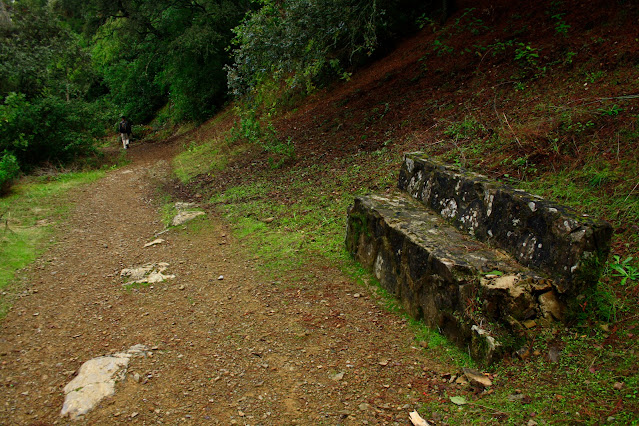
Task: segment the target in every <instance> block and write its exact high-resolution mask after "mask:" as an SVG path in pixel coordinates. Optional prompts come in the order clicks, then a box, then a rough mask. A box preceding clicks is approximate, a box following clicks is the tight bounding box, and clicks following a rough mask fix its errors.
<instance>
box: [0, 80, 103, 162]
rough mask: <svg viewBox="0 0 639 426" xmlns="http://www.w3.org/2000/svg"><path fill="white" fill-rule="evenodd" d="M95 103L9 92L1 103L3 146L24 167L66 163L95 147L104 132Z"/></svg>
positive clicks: (1, 137)
mask: <svg viewBox="0 0 639 426" xmlns="http://www.w3.org/2000/svg"><path fill="white" fill-rule="evenodd" d="M98 117H99V115H98V114H97V111H96V106H95V105H89V104H86V103H84V102H82V101H79V100H72V101H68V102H67V101H64V100H62V99H58V98H55V97H42V98H36V99H34V100H32V101H31V102H28V101H27V100H26V99H25V96H24V95H21V94H15V93H12V94H9V96H7V97H6V98H5V100H4V103H3V104H1V105H0V150H2V151H3V152H10V153H12V154H13V155H14V156H15V157H16V158H17V160H18V163H19V164H20V166H21V167H22V168H23V169H26V170H28V169H29V168H31V167H33V166H36V165H39V164H43V163H47V162H51V163H64V162H67V161H70V160H73V159H75V158H77V157H78V156H80V155H85V154H89V153H91V152H93V151H94V139H95V137H98V136H101V135H103V134H104V127H105V126H104V125H103V123H101V122H100V121H99V120H98Z"/></svg>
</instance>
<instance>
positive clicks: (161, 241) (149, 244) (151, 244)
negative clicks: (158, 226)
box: [144, 238, 165, 247]
mask: <svg viewBox="0 0 639 426" xmlns="http://www.w3.org/2000/svg"><path fill="white" fill-rule="evenodd" d="M164 241H165V240H164V239H162V238H158V239H157V240H153V241H151V242H150V243H146V244H145V245H144V247H151V246H156V245H158V244H162V243H163V242H164Z"/></svg>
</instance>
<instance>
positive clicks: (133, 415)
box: [131, 411, 139, 419]
mask: <svg viewBox="0 0 639 426" xmlns="http://www.w3.org/2000/svg"><path fill="white" fill-rule="evenodd" d="M138 414H139V413H138V412H137V411H136V412H135V413H131V418H132V419H133V418H135V417H137V416H138Z"/></svg>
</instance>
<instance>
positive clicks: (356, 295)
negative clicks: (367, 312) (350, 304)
mask: <svg viewBox="0 0 639 426" xmlns="http://www.w3.org/2000/svg"><path fill="white" fill-rule="evenodd" d="M353 297H354V298H356V299H357V298H359V297H362V295H361V294H359V293H355V294H354V295H353Z"/></svg>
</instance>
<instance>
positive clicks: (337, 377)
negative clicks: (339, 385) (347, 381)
mask: <svg viewBox="0 0 639 426" xmlns="http://www.w3.org/2000/svg"><path fill="white" fill-rule="evenodd" d="M344 374H345V373H344V372H343V371H340V372H339V373H335V374H333V375H332V376H331V380H334V381H336V382H338V381H340V380H342V379H343V378H344Z"/></svg>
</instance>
